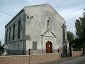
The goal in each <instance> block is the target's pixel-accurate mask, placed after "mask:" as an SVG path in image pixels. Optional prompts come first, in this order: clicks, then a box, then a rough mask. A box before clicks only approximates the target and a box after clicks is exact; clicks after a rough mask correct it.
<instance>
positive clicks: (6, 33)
mask: <svg viewBox="0 0 85 64" xmlns="http://www.w3.org/2000/svg"><path fill="white" fill-rule="evenodd" d="M5 37H6V42H7V37H8V30H7V32H6V36H5Z"/></svg>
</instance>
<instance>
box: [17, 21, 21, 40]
mask: <svg viewBox="0 0 85 64" xmlns="http://www.w3.org/2000/svg"><path fill="white" fill-rule="evenodd" d="M20 31H21V20H19V22H18V39H20Z"/></svg>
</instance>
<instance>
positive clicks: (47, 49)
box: [46, 41, 52, 53]
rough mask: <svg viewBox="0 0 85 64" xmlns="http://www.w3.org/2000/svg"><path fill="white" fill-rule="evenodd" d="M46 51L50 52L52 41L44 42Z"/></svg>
mask: <svg viewBox="0 0 85 64" xmlns="http://www.w3.org/2000/svg"><path fill="white" fill-rule="evenodd" d="M46 53H52V43H51V42H50V41H47V42H46Z"/></svg>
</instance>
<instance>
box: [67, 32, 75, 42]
mask: <svg viewBox="0 0 85 64" xmlns="http://www.w3.org/2000/svg"><path fill="white" fill-rule="evenodd" d="M67 39H68V41H69V42H70V43H71V42H72V40H73V39H74V35H73V33H72V32H70V31H68V32H67Z"/></svg>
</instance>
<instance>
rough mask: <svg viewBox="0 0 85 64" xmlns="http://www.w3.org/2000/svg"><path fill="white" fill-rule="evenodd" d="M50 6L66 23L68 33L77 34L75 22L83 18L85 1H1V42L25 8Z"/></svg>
mask: <svg viewBox="0 0 85 64" xmlns="http://www.w3.org/2000/svg"><path fill="white" fill-rule="evenodd" d="M39 4H50V5H51V6H52V7H53V8H54V9H55V10H56V11H57V12H58V13H59V14H60V15H61V16H62V17H63V18H64V19H65V21H66V26H67V31H71V32H73V33H74V34H75V20H76V19H79V17H82V16H83V11H84V10H83V9H84V8H85V0H0V40H1V42H2V43H4V36H5V25H6V24H7V23H8V22H9V21H10V20H11V19H12V18H13V17H14V16H15V15H16V14H17V13H18V12H19V11H20V10H21V9H22V8H24V7H25V6H31V5H39Z"/></svg>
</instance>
